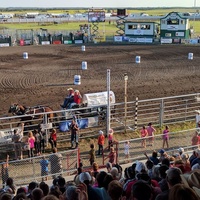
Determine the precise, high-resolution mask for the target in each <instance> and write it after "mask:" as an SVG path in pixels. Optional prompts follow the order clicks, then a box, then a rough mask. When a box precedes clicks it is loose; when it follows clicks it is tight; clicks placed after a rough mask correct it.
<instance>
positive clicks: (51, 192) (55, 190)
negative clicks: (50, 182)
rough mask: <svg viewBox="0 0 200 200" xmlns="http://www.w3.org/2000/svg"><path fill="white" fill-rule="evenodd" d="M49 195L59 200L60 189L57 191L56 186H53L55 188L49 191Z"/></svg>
mask: <svg viewBox="0 0 200 200" xmlns="http://www.w3.org/2000/svg"><path fill="white" fill-rule="evenodd" d="M49 194H51V195H54V196H56V197H57V198H59V197H60V195H62V192H61V191H60V189H59V187H58V186H55V187H52V188H51V189H50V193H49Z"/></svg>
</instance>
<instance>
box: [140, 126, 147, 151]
mask: <svg viewBox="0 0 200 200" xmlns="http://www.w3.org/2000/svg"><path fill="white" fill-rule="evenodd" d="M140 134H141V138H142V142H141V146H142V148H146V136H147V135H148V132H147V129H146V127H145V126H143V127H142V130H141V131H140Z"/></svg>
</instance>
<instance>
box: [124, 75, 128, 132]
mask: <svg viewBox="0 0 200 200" xmlns="http://www.w3.org/2000/svg"><path fill="white" fill-rule="evenodd" d="M127 83H128V75H127V73H125V74H124V133H126V118H127Z"/></svg>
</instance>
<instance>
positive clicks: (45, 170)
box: [40, 159, 49, 172]
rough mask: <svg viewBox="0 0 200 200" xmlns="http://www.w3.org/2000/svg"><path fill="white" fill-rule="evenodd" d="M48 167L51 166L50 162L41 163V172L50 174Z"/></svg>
mask: <svg viewBox="0 0 200 200" xmlns="http://www.w3.org/2000/svg"><path fill="white" fill-rule="evenodd" d="M48 165H49V161H48V160H45V159H43V160H41V161H40V166H41V170H42V171H43V172H48V171H49V169H48Z"/></svg>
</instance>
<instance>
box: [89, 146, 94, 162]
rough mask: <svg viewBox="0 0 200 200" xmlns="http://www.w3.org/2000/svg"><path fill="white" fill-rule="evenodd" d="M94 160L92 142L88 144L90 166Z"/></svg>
mask: <svg viewBox="0 0 200 200" xmlns="http://www.w3.org/2000/svg"><path fill="white" fill-rule="evenodd" d="M95 160H96V156H95V149H94V144H90V151H89V161H90V165H91V166H92V164H93V163H94V162H95Z"/></svg>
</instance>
